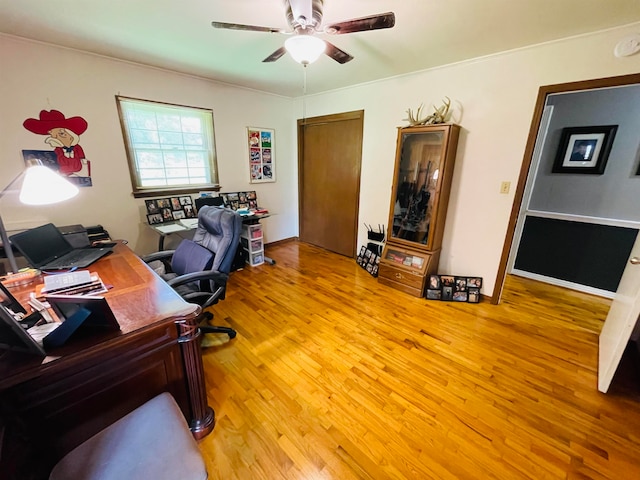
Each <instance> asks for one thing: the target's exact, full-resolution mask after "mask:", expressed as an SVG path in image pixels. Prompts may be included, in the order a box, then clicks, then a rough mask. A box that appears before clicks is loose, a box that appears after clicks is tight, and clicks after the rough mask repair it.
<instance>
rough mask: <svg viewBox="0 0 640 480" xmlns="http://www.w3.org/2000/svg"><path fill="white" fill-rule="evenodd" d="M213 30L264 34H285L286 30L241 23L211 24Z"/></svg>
mask: <svg viewBox="0 0 640 480" xmlns="http://www.w3.org/2000/svg"><path fill="white" fill-rule="evenodd" d="M211 26H212V27H213V28H224V29H227V30H245V31H246V30H248V31H251V32H266V33H287V31H286V30H283V29H281V28H273V27H258V26H255V25H243V24H241V23H224V22H211Z"/></svg>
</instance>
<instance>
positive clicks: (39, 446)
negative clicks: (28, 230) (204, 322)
mask: <svg viewBox="0 0 640 480" xmlns="http://www.w3.org/2000/svg"><path fill="white" fill-rule="evenodd" d="M89 270H91V271H95V272H97V273H98V274H99V275H100V277H101V278H102V280H103V282H104V283H105V284H106V285H112V286H113V288H111V289H110V290H109V292H108V293H106V294H104V296H105V298H106V299H107V301H108V303H109V305H110V307H111V309H112V310H113V312H114V314H115V317H116V318H117V320H118V323H119V324H120V326H121V331H119V332H113V331H112V332H104V333H99V334H91V335H84V336H82V335H80V336H79V337H76V338H74V337H72V338H71V339H70V340H69V342H68V343H67V344H66V345H65V346H63V347H61V348H58V349H55V350H53V351H51V352H49V355H48V356H47V357H45V358H41V357H35V356H29V355H26V354H17V353H14V352H8V351H4V352H3V351H0V479H5V478H7V479H8V478H11V479H13V478H19V479H21V480H22V479H25V478H45V477H46V476H47V475H48V472H49V470H50V468H51V467H52V466H53V465H54V464H55V462H57V460H58V459H59V458H61V457H62V456H63V455H64V454H66V453H67V452H68V451H70V450H71V449H73V448H74V447H75V446H77V445H79V444H80V443H82V442H83V441H84V440H86V439H88V438H89V437H91V436H92V435H94V434H95V433H97V432H98V431H100V430H101V429H102V428H104V427H106V426H107V425H110V424H111V423H113V422H114V421H115V420H117V419H118V418H121V417H122V416H124V415H125V414H127V413H129V412H130V411H132V410H134V409H135V408H137V407H138V406H140V405H142V404H143V403H144V402H146V401H147V400H149V399H151V398H152V397H154V396H156V395H157V394H159V393H161V392H163V391H168V392H170V393H171V394H172V395H173V396H174V397H175V399H176V401H177V403H178V405H180V408H181V409H182V412H183V413H184V415H185V417H186V418H187V420H188V421H189V422H190V426H191V429H192V432H193V434H194V436H195V437H196V438H198V439H199V438H202V437H204V436H205V435H207V434H208V433H209V432H211V430H212V429H213V426H214V421H215V417H214V412H213V410H212V409H211V408H210V407H209V406H208V405H207V403H206V390H205V386H204V372H203V369H202V358H201V356H200V344H199V341H198V340H197V337H198V336H199V331H198V328H197V324H196V318H197V317H198V315H199V314H200V311H201V310H200V307H199V306H198V305H194V304H189V303H186V302H185V301H184V300H183V299H182V298H181V297H180V296H179V295H178V294H177V293H176V292H175V291H174V290H173V289H172V288H171V287H169V286H168V285H167V284H166V283H165V282H164V281H163V280H162V279H160V278H159V277H158V276H157V275H156V274H155V273H154V272H153V271H152V270H151V269H149V268H148V267H147V265H146V264H145V263H144V262H142V261H141V260H140V259H139V258H138V257H137V256H136V255H135V254H134V253H133V252H132V251H131V250H130V249H129V248H128V247H127V246H126V245H124V244H118V245H117V246H116V247H115V248H114V253H113V254H111V255H109V256H107V257H105V258H103V259H101V260H99V261H98V262H96V263H95V264H93V265H92V266H91V267H89ZM34 288H35V284H31V285H28V286H24V287H19V288H17V289H12V290H11V291H12V293H13V294H14V296H15V297H16V298H17V299H18V300H20V301H21V303H22V304H23V305H26V298H27V297H28V294H29V292H30V291H33V289H34ZM79 333H80V332H78V334H79ZM33 467H37V468H35V469H34V468H33Z"/></svg>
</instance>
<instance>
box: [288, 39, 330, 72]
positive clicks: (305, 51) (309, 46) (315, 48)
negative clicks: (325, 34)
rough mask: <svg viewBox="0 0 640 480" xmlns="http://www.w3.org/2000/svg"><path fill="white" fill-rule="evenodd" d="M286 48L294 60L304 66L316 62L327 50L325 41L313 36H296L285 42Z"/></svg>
mask: <svg viewBox="0 0 640 480" xmlns="http://www.w3.org/2000/svg"><path fill="white" fill-rule="evenodd" d="M284 48H286V49H287V52H289V54H290V55H291V56H292V57H293V59H294V60H295V61H296V62H298V63H301V64H302V65H308V64H310V63H313V62H315V61H316V60H317V59H318V58H319V57H320V55H322V54H323V53H324V51H325V50H326V49H327V44H326V43H325V42H324V40H321V39H319V38H318V37H312V36H311V35H294V36H293V37H291V38H288V39H287V41H286V42H284Z"/></svg>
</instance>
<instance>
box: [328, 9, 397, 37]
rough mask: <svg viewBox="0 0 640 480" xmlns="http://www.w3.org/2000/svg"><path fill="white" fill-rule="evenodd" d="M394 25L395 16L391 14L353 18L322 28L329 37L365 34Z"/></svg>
mask: <svg viewBox="0 0 640 480" xmlns="http://www.w3.org/2000/svg"><path fill="white" fill-rule="evenodd" d="M395 24H396V16H395V15H394V14H393V12H388V13H381V14H379V15H371V16H369V17H362V18H353V19H351V20H345V21H344V22H338V23H332V24H330V25H327V26H325V27H324V31H325V33H329V34H331V35H343V34H345V33H354V32H365V31H367V30H380V29H382V28H391V27H393V26H394V25H395Z"/></svg>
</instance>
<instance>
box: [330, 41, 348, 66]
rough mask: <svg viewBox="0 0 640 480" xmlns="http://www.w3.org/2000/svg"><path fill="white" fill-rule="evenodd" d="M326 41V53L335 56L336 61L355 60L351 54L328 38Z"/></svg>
mask: <svg viewBox="0 0 640 480" xmlns="http://www.w3.org/2000/svg"><path fill="white" fill-rule="evenodd" d="M324 43H326V44H327V49H326V50H325V52H324V53H326V54H327V55H328V56H330V57H331V58H333V59H334V60H335V61H336V62H338V63H340V64H343V63H347V62H350V61H351V60H353V57H352V56H351V55H349V54H348V53H347V52H345V51H344V50H340V49H339V48H338V47H336V46H335V45H334V44H333V43H329V42H327V41H326V40H325V41H324Z"/></svg>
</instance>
